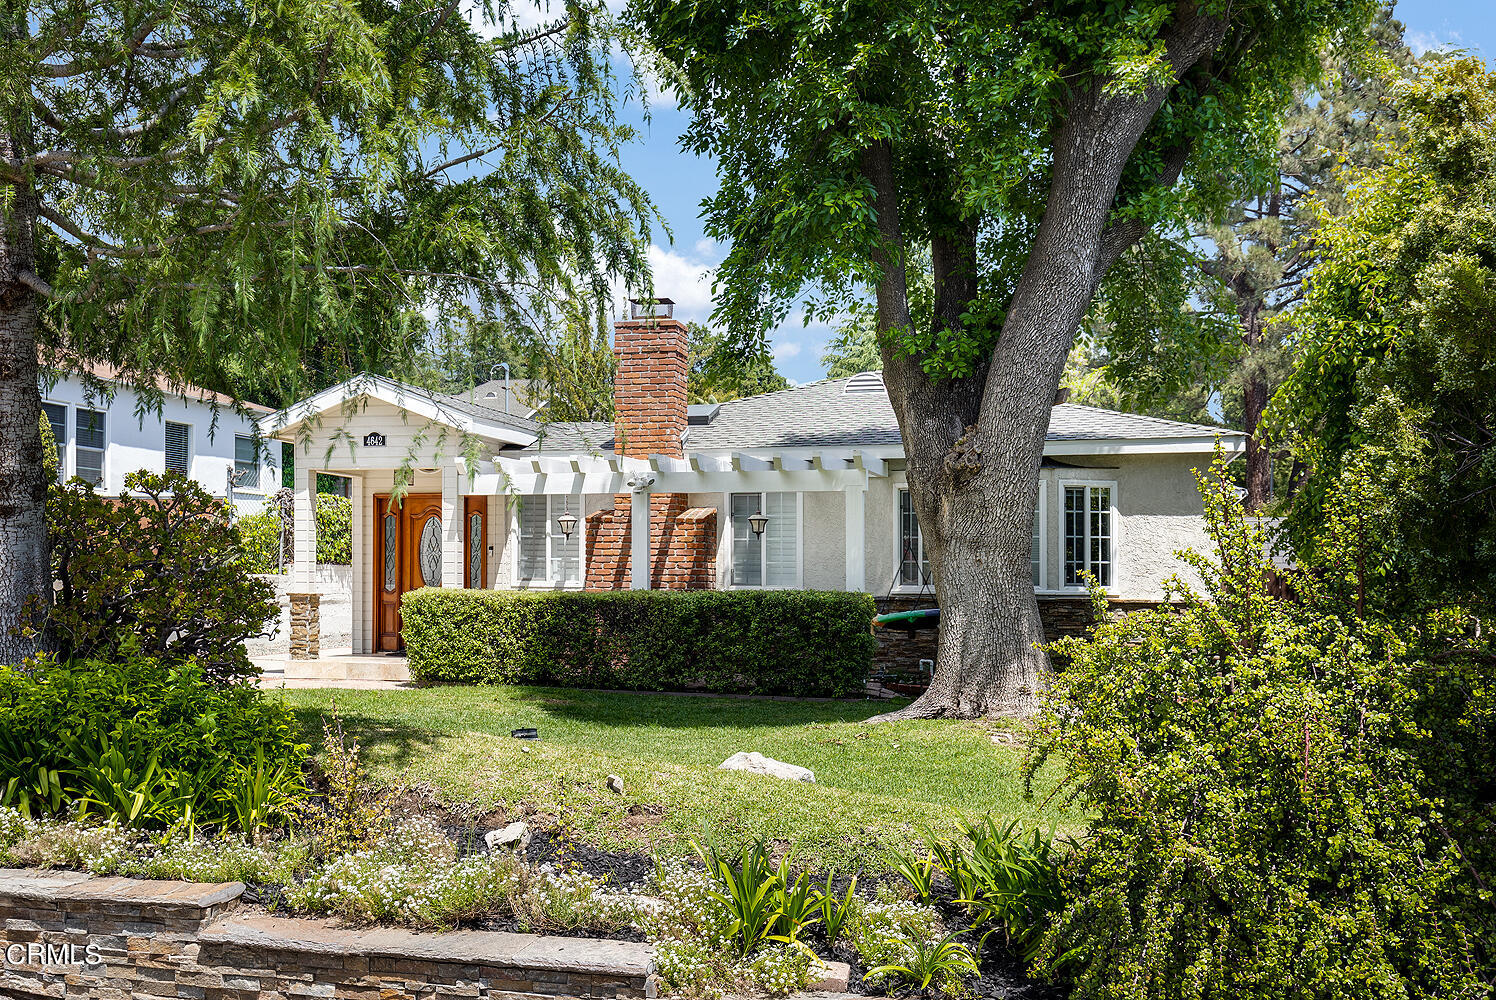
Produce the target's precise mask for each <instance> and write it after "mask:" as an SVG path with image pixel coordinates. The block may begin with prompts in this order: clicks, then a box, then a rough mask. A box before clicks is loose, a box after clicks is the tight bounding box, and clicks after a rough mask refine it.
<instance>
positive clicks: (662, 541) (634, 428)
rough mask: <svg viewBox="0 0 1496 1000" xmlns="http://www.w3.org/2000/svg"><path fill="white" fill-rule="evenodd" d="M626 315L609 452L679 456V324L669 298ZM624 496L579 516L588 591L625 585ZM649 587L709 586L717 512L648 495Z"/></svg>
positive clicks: (682, 372) (616, 338)
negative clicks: (606, 507) (607, 506)
mask: <svg viewBox="0 0 1496 1000" xmlns="http://www.w3.org/2000/svg"><path fill="white" fill-rule="evenodd" d="M629 305H630V309H629V318H628V319H621V320H618V321H617V322H616V323H614V324H613V357H614V359H615V360H616V361H617V363H618V367H617V370H616V371H615V373H614V375H613V413H614V417H613V419H614V423H613V451H614V452H615V453H616V454H618V455H622V456H626V457H629V458H646V459H647V458H648V457H649V456H650V455H667V456H669V457H671V458H685V457H686V456H685V449H684V438H685V434H686V375H687V371H688V364H687V360H686V354H687V334H686V324H684V323H682V322H681V321H680V320H678V319H676V318H675V316H674V311H675V310H674V306H675V303H673V302H671V301H670V300H669V299H654V300H653V301H647V302H632V303H630V304H629ZM631 502H632V501H631V498H630V497H629V495H628V494H620V495H619V496H616V497H614V498H613V507H612V509H611V510H599V511H595V512H593V513H592V514H589V515H587V526H586V531H587V573H586V587H587V589H589V590H621V589H625V588H627V587H628V586H629V580H630V567H631V563H632V557H633V553H632V552H630V551H629V550H630V548H631V547H632V545H631V541H630V531H629V527H630V520H631V515H630V505H631ZM649 537H650V552H649V553H648V557H649V564H650V565H649V569H650V572H649V577H650V586H651V587H654V588H657V589H663V590H697V589H704V588H710V587H712V586H713V585H714V584H715V581H716V570H715V566H716V546H717V511H716V510H715V509H714V508H710V507H706V508H699V509H698V508H692V507H691V506H690V498H689V497H688V496H687V495H686V494H684V493H655V494H653V495H651V496H650V498H649Z"/></svg>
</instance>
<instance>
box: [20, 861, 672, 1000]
mask: <svg viewBox="0 0 1496 1000" xmlns="http://www.w3.org/2000/svg"><path fill="white" fill-rule="evenodd" d="M243 891H244V885H243V883H241V882H226V883H221V884H218V885H198V884H194V883H190V882H152V881H141V880H132V879H122V878H90V877H89V876H87V875H82V874H79V873H76V872H43V871H31V870H16V869H0V959H3V962H4V965H3V969H0V996H6V997H16V998H20V1000H41V998H53V1000H70V998H74V997H86V998H93V1000H153V998H166V997H176V998H180V1000H255V998H264V1000H290V998H303V997H319V998H329V1000H417V998H420V1000H428V998H437V997H441V998H450V997H475V998H488V997H493V998H503V1000H551V998H557V997H562V998H565V997H576V998H579V1000H581V998H587V1000H594V998H597V1000H602V998H613V997H622V998H636V997H652V996H654V995H655V986H654V980H653V977H652V976H651V974H650V969H651V966H652V952H651V949H650V948H649V946H647V945H643V944H634V943H631V942H624V941H595V940H590V939H584V938H558V937H539V936H536V935H533V934H506V933H499V932H492V931H454V932H449V933H421V932H416V931H406V930H398V929H392V928H367V929H364V928H357V929H356V928H345V927H339V926H337V925H335V924H334V923H332V922H330V921H326V920H302V919H295V918H289V917H274V916H268V915H265V914H264V913H257V912H254V911H252V910H251V909H249V908H247V907H246V908H239V907H238V905H237V904H238V901H239V897H240V894H241V893H242V892H243Z"/></svg>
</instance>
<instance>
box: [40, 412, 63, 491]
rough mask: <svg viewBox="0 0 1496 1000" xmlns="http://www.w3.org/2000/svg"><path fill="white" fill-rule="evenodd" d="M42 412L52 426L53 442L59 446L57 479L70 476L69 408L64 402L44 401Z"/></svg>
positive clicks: (60, 479) (61, 480) (60, 480)
mask: <svg viewBox="0 0 1496 1000" xmlns="http://www.w3.org/2000/svg"><path fill="white" fill-rule="evenodd" d="M42 413H43V414H44V415H45V416H46V418H47V424H48V425H49V426H50V427H51V428H52V443H53V444H54V445H56V446H57V481H58V482H59V483H61V482H66V481H67V478H68V408H67V407H66V406H64V405H63V404H62V403H43V404H42Z"/></svg>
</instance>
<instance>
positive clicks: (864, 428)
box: [536, 376, 1240, 454]
mask: <svg viewBox="0 0 1496 1000" xmlns="http://www.w3.org/2000/svg"><path fill="white" fill-rule="evenodd" d="M852 378H857V376H853V377H852ZM852 378H840V379H826V380H824V381H821V382H812V383H810V384H809V385H801V386H795V387H794V388H792V389H785V390H783V391H782V392H770V393H764V394H763V395H761V396H749V397H748V398H746V399H735V400H732V401H730V402H727V403H723V404H722V406H721V409H720V410H719V411H718V413H717V417H716V419H715V420H713V421H712V422H711V423H710V424H697V425H692V426H691V427H690V428H689V429H688V430H687V433H686V451H688V452H692V451H724V450H734V449H737V450H751V449H757V448H872V447H878V446H898V445H900V444H902V443H903V439H902V437H901V436H900V435H899V425H898V421H897V420H896V419H895V417H894V413H893V406H892V405H890V403H889V402H888V395H887V394H886V393H884V392H855V391H854V392H847V391H846V388H847V383H848V382H851V381H852ZM861 384H866V383H865V382H863V383H861ZM540 433H541V442H540V445H539V446H538V449H536V450H539V451H542V452H548V453H551V454H556V453H562V454H578V453H580V454H608V453H611V452H612V450H613V425H612V424H610V423H598V422H588V423H554V424H548V425H544V426H543V427H542V429H541V431H540ZM1217 434H1220V435H1224V436H1228V437H1230V436H1236V435H1239V434H1240V432H1239V431H1233V430H1230V429H1229V428H1225V427H1212V426H1209V425H1205V424H1187V423H1181V422H1179V421H1175V420H1163V419H1160V418H1158V417H1145V416H1139V415H1138V414H1134V413H1118V412H1115V411H1113V410H1101V409H1097V408H1095V407H1092V406H1078V405H1076V404H1074V403H1064V404H1061V405H1059V406H1056V407H1055V408H1054V413H1053V415H1052V416H1051V417H1050V423H1049V440H1051V441H1109V440H1118V439H1124V440H1125V439H1168V438H1193V437H1212V436H1214V435H1217Z"/></svg>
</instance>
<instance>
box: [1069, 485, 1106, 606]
mask: <svg viewBox="0 0 1496 1000" xmlns="http://www.w3.org/2000/svg"><path fill="white" fill-rule="evenodd" d="M1082 573H1090V574H1091V575H1092V576H1094V577H1096V582H1097V583H1099V584H1101V586H1103V587H1110V586H1111V585H1112V487H1111V486H1097V485H1086V486H1069V485H1067V486H1066V487H1065V586H1067V587H1083V586H1085V580H1084V579H1083V578H1082V576H1081V574H1082Z"/></svg>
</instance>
